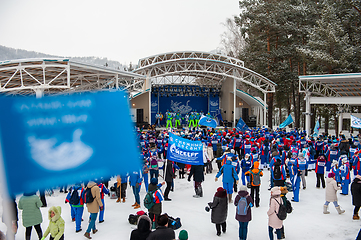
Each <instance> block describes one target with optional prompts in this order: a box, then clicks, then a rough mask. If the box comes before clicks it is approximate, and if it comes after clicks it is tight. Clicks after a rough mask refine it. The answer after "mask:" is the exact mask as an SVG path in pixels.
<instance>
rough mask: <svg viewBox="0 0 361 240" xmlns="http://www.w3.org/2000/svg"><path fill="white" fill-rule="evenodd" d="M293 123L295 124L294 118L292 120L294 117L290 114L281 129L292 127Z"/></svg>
mask: <svg viewBox="0 0 361 240" xmlns="http://www.w3.org/2000/svg"><path fill="white" fill-rule="evenodd" d="M291 123H293V118H292V116H291V114H290V115H288V117H287V118H286V120H285V121H284V122H283V123H281V124H280V126H279V128H284V127H286V126H288V125H290V124H291Z"/></svg>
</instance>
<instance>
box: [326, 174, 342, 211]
mask: <svg viewBox="0 0 361 240" xmlns="http://www.w3.org/2000/svg"><path fill="white" fill-rule="evenodd" d="M326 183H327V184H326V202H325V204H324V205H323V213H324V214H329V213H330V212H329V211H327V208H328V204H329V203H330V202H333V205H335V208H336V210H337V212H338V214H341V213H344V212H345V210H341V207H340V205H338V203H337V190H341V188H340V187H339V186H337V183H336V180H335V174H334V173H333V172H330V173H329V174H328V178H327V179H326Z"/></svg>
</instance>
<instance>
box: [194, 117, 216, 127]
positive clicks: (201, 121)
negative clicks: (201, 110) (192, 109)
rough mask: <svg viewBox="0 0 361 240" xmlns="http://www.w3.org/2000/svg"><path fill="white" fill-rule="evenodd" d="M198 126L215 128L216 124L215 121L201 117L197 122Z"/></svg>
mask: <svg viewBox="0 0 361 240" xmlns="http://www.w3.org/2000/svg"><path fill="white" fill-rule="evenodd" d="M198 124H199V125H202V126H207V127H211V128H216V127H217V125H218V123H217V121H216V120H215V119H213V118H210V117H207V116H204V115H202V117H201V118H200V119H199V122H198Z"/></svg>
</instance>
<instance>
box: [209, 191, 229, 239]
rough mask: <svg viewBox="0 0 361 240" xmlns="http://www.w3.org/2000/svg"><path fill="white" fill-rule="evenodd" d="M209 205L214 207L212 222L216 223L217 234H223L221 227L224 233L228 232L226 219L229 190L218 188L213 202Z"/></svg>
mask: <svg viewBox="0 0 361 240" xmlns="http://www.w3.org/2000/svg"><path fill="white" fill-rule="evenodd" d="M208 206H209V208H210V209H212V213H211V222H212V223H214V224H216V230H217V236H219V235H221V227H222V231H223V233H225V232H226V227H227V224H226V220H227V215H228V200H227V191H226V190H225V189H223V188H222V187H219V188H217V192H216V193H215V194H214V197H213V202H209V203H208Z"/></svg>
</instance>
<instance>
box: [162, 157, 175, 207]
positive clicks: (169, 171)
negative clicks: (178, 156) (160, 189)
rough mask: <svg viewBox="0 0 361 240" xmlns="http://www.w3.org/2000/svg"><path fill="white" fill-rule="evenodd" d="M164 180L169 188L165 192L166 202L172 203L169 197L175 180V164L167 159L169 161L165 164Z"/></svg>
mask: <svg viewBox="0 0 361 240" xmlns="http://www.w3.org/2000/svg"><path fill="white" fill-rule="evenodd" d="M163 170H164V180H165V182H166V183H167V187H166V188H165V190H164V200H165V201H171V200H172V199H170V198H169V197H168V195H169V192H170V189H171V187H172V182H173V179H174V178H175V174H174V171H173V163H172V162H171V161H169V160H168V159H167V161H166V162H165V163H164V167H163Z"/></svg>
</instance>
